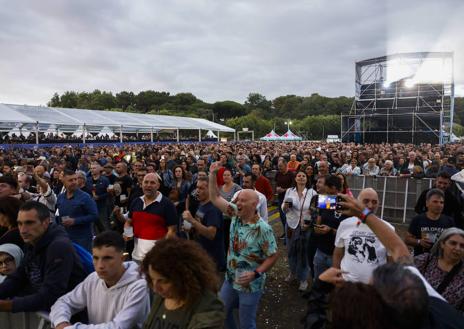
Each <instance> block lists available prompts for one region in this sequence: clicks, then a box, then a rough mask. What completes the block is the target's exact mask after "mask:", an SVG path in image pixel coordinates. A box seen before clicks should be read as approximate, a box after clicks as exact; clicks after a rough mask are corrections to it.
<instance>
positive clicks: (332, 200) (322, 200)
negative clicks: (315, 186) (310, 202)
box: [317, 194, 338, 210]
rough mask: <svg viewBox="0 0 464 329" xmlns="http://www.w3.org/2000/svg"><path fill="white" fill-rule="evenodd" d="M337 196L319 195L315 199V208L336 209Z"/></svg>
mask: <svg viewBox="0 0 464 329" xmlns="http://www.w3.org/2000/svg"><path fill="white" fill-rule="evenodd" d="M337 199H338V198H337V196H336V195H326V194H319V195H318V197H317V207H318V208H319V209H326V210H335V209H337Z"/></svg>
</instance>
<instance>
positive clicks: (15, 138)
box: [0, 130, 217, 144]
mask: <svg viewBox="0 0 464 329" xmlns="http://www.w3.org/2000/svg"><path fill="white" fill-rule="evenodd" d="M82 135H83V134H82V132H80V133H60V134H57V133H47V132H40V133H39V141H40V143H41V144H62V143H66V144H78V143H82V142H83V136H82ZM182 139H183V140H188V141H197V140H198V135H195V134H190V135H188V136H182ZM122 140H123V142H150V141H151V134H146V133H140V134H134V133H130V134H129V133H124V134H123V136H122ZM153 140H154V141H170V142H175V141H176V135H175V134H173V133H165V134H154V135H153ZM203 140H206V141H216V140H217V138H210V137H205V138H203ZM0 141H1V142H0V144H35V143H36V136H35V133H28V134H22V133H18V134H17V133H0ZM120 141H121V136H120V135H119V132H118V131H117V130H116V131H115V132H114V133H111V134H109V133H86V137H85V142H86V143H90V144H92V143H105V142H106V143H108V142H113V143H119V142H120Z"/></svg>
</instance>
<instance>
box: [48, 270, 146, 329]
mask: <svg viewBox="0 0 464 329" xmlns="http://www.w3.org/2000/svg"><path fill="white" fill-rule="evenodd" d="M124 267H125V268H126V271H125V272H124V274H123V275H122V277H121V279H120V280H119V281H118V283H116V284H115V285H114V286H112V287H110V288H108V287H107V285H106V283H105V281H103V279H100V278H99V277H98V274H97V273H96V272H93V273H92V274H90V275H89V276H88V277H87V278H86V279H85V280H84V281H83V282H82V283H80V284H79V285H78V286H77V287H76V288H75V289H74V290H73V291H71V292H69V293H68V294H66V295H64V296H62V297H61V298H59V299H58V300H57V301H56V303H55V304H54V305H53V306H52V310H51V312H50V319H51V322H52V323H53V324H54V325H55V326H57V325H58V324H60V323H62V322H70V318H71V316H72V315H73V314H75V313H77V312H79V311H82V310H84V309H85V308H87V313H88V317H89V323H90V324H88V325H86V324H81V323H77V324H74V325H73V326H70V327H66V328H70V329H71V328H79V329H84V328H85V329H116V328H117V329H132V328H141V327H142V323H143V321H144V320H145V319H146V318H147V315H148V313H149V311H150V299H149V294H148V288H147V283H146V281H145V279H143V278H142V277H141V275H140V273H139V270H138V265H137V264H136V263H135V262H126V263H124Z"/></svg>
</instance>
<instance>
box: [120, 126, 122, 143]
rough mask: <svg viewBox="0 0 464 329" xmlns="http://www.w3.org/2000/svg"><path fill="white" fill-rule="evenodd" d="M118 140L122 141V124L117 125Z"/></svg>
mask: <svg viewBox="0 0 464 329" xmlns="http://www.w3.org/2000/svg"><path fill="white" fill-rule="evenodd" d="M119 141H120V142H121V143H122V125H120V126H119Z"/></svg>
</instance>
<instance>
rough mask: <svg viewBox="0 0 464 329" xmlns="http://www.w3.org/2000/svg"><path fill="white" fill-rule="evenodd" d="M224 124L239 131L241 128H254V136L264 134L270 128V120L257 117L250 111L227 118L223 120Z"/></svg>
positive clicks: (257, 136)
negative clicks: (243, 114) (239, 115)
mask: <svg viewBox="0 0 464 329" xmlns="http://www.w3.org/2000/svg"><path fill="white" fill-rule="evenodd" d="M225 124H226V126H229V127H231V128H234V129H236V130H239V131H241V130H242V128H248V129H249V130H254V132H255V137H256V138H259V137H261V136H264V135H265V134H267V133H268V132H269V131H270V130H271V129H272V124H271V122H270V121H268V120H265V119H262V118H260V117H258V116H257V115H256V114H255V113H250V114H247V115H245V116H241V117H237V118H232V119H228V120H226V121H225Z"/></svg>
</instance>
